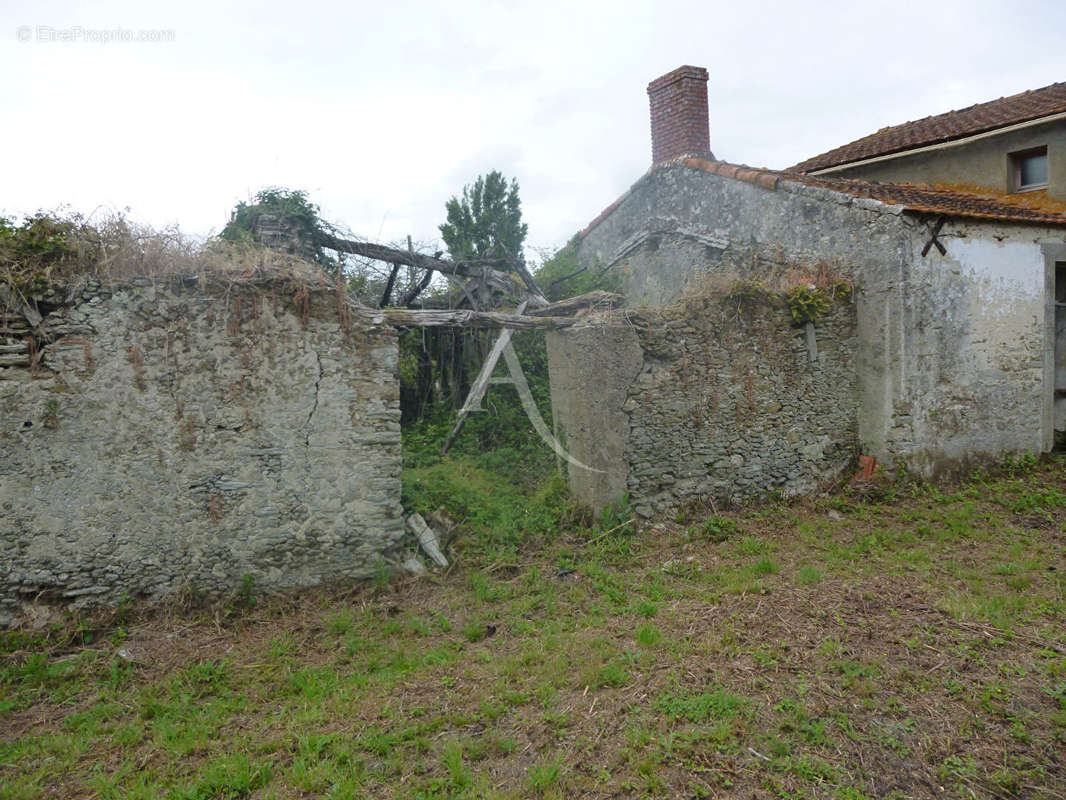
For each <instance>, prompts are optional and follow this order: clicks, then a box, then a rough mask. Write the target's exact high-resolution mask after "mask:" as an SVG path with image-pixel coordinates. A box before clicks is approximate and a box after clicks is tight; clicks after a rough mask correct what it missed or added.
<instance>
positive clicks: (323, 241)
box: [315, 234, 548, 309]
mask: <svg viewBox="0 0 1066 800" xmlns="http://www.w3.org/2000/svg"><path fill="white" fill-rule="evenodd" d="M315 244H316V245H319V246H321V247H326V248H329V249H330V250H336V251H337V252H338V253H349V254H351V255H356V256H363V257H364V258H372V259H374V260H375V261H385V262H388V263H390V264H404V265H406V266H409V267H416V268H418V269H424V270H429V271H432V272H439V273H441V274H442V275H453V276H456V277H461V278H470V279H473V280H477V281H479V283H480V284H481V285H483V286H485V287H487V288H489V289H492V290H494V291H498V292H502V293H503V294H505V295H513V296H525V295H528V296H529V300H530V307H532V308H534V309H537V308H541V307H543V306H547V305H548V301H547V300H546V299H545V298H544V296H543V294H541V292H540V290H539V289H538V288H537V286H536V283H534V282H533V278H532V276H531V275H530V274H529V270H527V269H526V268H525V267H523V266H522V265H521V264H518V263H516V262H512V261H509V260H507V259H505V258H479V259H470V260H465V261H445V260H444V259H441V258H435V257H433V256H427V255H424V254H422V253H416V252H413V251H411V250H397V249H396V248H393V247H386V246H385V245H382V244H374V243H373V242H359V241H355V240H352V239H341V238H339V237H337V236H331V235H329V234H320V235H319V236H317V237H316V238H315ZM500 267H503V268H507V267H510V268H511V269H513V270H514V272H504V271H501V270H500V269H499V268H500Z"/></svg>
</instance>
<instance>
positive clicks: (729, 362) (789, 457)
mask: <svg viewBox="0 0 1066 800" xmlns="http://www.w3.org/2000/svg"><path fill="white" fill-rule="evenodd" d="M854 312H855V309H854V306H853V305H852V304H851V303H838V304H836V305H835V306H834V309H833V312H832V313H831V314H829V315H828V316H826V317H825V318H824V319H822V320H820V321H819V322H818V323H816V324H815V325H813V336H812V337H808V335H807V333H806V329H805V328H804V327H796V326H794V325H793V324H792V319H791V314H790V312H789V310H788V309H787V308H780V307H777V308H770V307H767V306H765V305H763V304H757V305H755V306H754V307H750V308H744V309H741V310H738V308H737V305H736V304H735V303H733V302H730V301H729V300H725V299H722V298H718V299H714V300H708V301H706V302H705V303H704V304H703V305H702V308H701V309H700V310H699V313H695V314H693V313H688V314H684V315H681V314H676V313H674V314H671V313H669V312H668V313H666V314H648V315H644V321H645V322H646V325H641V326H640V327H638V328H637V332H638V335H639V339H640V345H641V348H642V350H643V352H644V364H643V368H642V369H641V371H640V374H639V375H638V376H637V379H636V381H635V382H634V383H633V384H632V386H631V387H630V389H629V392H628V397H627V398H626V402H625V405H624V406H623V409H624V410H625V411H626V412H627V414H628V417H629V446H628V447H627V460H628V463H629V478H628V482H627V489H628V491H629V495H630V499H631V502H632V503H633V505H634V508H635V510H636V512H637V513H638V514H641V515H642V516H650V515H651V514H652V512H655V513H661V512H664V511H666V510H668V509H670V508H676V507H678V506H680V505H684V504H685V503H687V502H692V501H700V502H706V501H707V500H714V501H716V502H718V503H723V502H724V503H729V502H735V501H740V500H745V499H749V498H752V497H759V496H765V495H767V494H768V493H772V492H780V493H781V494H783V495H785V496H792V495H797V494H805V493H808V492H811V491H814V490H815V489H817V488H819V487H820V486H822V485H824V484H825V483H827V482H828V481H830V480H832V479H836V478H838V477H840V475H841V474H842V472H843V471H844V470H845V468H846V467H848V466H849V465H850V464H852V463H853V462H854V460H855V457H856V455H857V451H858V443H859V441H858V403H857V387H856V376H855V350H856V339H855V313H854Z"/></svg>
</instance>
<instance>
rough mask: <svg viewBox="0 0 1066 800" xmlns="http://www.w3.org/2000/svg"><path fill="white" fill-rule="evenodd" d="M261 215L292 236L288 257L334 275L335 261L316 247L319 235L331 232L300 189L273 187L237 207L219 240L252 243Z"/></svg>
mask: <svg viewBox="0 0 1066 800" xmlns="http://www.w3.org/2000/svg"><path fill="white" fill-rule="evenodd" d="M264 215H269V216H272V217H275V218H276V219H278V220H283V221H284V222H285V223H286V225H287V226H288V229H289V230H290V231H291V233H292V234H293V239H292V241H291V243H290V245H291V246H290V249H289V252H290V253H291V254H292V255H302V256H310V257H311V260H313V261H314V262H315V263H316V264H318V265H319V266H321V267H323V268H324V269H325V270H326V271H327V272H330V273H332V274H334V275H335V274H336V273H337V264H338V263H339V262H338V259H337V257H336V256H334V255H333V254H331V253H329V252H327V251H326V250H325V249H324V248H323V247H322V246H321V245H320V244H319V241H320V239H321V236H322V234H324V233H329V232H331V230H332V229H331V228H330V226H329V225H328V224H327V223H326V222H325V221H324V220H323V219H322V216H321V212H320V210H319V208H318V206H317V205H315V204H314V203H312V202H311V201H310V199H308V197H307V193H306V192H304V191H302V190H300V189H285V188H282V187H278V186H275V187H271V188H268V189H263V190H261V191H259V192H257V193H256V195H255V198H254V199H253V200H251V201H250V202H247V203H246V202H244V201H241V202H239V203H237V205H236V207H235V208H234V209H233V213H232V215H231V217H230V221H229V222H228V223H226V227H224V228H223V229H222V233H220V234H219V238H220V239H222V240H223V241H229V242H240V243H251V242H253V241H255V234H256V230H257V226H258V224H259V221H260V219H261V218H262V217H263V216H264Z"/></svg>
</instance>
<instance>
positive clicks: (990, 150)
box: [820, 119, 1066, 200]
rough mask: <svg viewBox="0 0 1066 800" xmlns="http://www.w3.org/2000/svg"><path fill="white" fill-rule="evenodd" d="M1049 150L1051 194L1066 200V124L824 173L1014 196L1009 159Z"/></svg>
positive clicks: (1052, 125)
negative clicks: (1036, 149) (954, 186)
mask: <svg viewBox="0 0 1066 800" xmlns="http://www.w3.org/2000/svg"><path fill="white" fill-rule="evenodd" d="M1044 146H1046V147H1047V153H1048V186H1047V192H1048V194H1049V195H1051V196H1052V197H1057V198H1059V199H1060V200H1066V119H1064V120H1056V121H1054V122H1048V123H1044V124H1041V125H1034V126H1033V127H1029V128H1023V129H1021V130H1017V131H1011V132H1009V133H1001V134H996V135H993V136H989V137H987V138H983V139H976V140H973V141H969V142H964V143H961V144H955V145H951V146H947V147H942V148H939V149H937V150H928V151H926V152H923V153H916V154H914V155H901V156H898V157H895V158H890V159H886V160H884V161H877V162H874V163H872V164H865V165H861V166H853V167H842V168H840V169H834V170H831V171H827V172H825V173H820V174H826V175H833V176H839V177H845V178H862V179H863V180H874V181H891V182H895V183H948V184H976V185H978V186H988V187H990V188H992V189H997V190H1000V191H1008V192H1009V191H1011V189H1012V188H1013V187H1012V184H1011V181H1012V176H1011V173H1010V163H1009V159H1008V155H1009V154H1010V153H1016V152H1019V151H1022V150H1029V149H1031V148H1034V147H1044Z"/></svg>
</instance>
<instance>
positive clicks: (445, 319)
mask: <svg viewBox="0 0 1066 800" xmlns="http://www.w3.org/2000/svg"><path fill="white" fill-rule="evenodd" d="M623 299H624V298H623V297H622V296H621V295H617V294H612V293H611V292H603V291H595V292H589V293H587V294H583V295H578V296H577V297H571V298H569V299H567V300H560V301H559V302H558V303H552V304H550V305H547V306H544V307H543V308H541V309H538V310H537V315H536V316H528V317H527V316H525V315H524V314H523V313H522V311H524V310H525V309H526V307H527V306H531V305H532V304H533V303H532V301H531V300H529V299H527V300H525V301H523V302H522V304H521V305H520V306H519V308H518V312H517V313H510V312H506V311H471V310H470V309H466V308H459V309H424V310H413V309H406V308H382V309H372V308H367V307H365V306H357V307H356V308H354V309H353V312H352V313H353V314H355V315H357V316H359V317H360V318H362V319H363V320H366V321H367V322H370V323H371V324H374V325H395V326H396V327H400V328H441V327H449V326H450V327H455V328H510V329H513V330H538V329H540V330H544V329H547V330H551V329H558V328H569V327H571V326H573V325H575V324H577V323H578V322H579V321H580V320H581V317H580V316H575V313H576V312H579V311H581V310H583V309H586V308H593V307H595V306H600V307H603V308H609V307H617V306H620V305H622V301H623ZM556 315H558V316H556ZM563 315H565V316H563Z"/></svg>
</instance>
